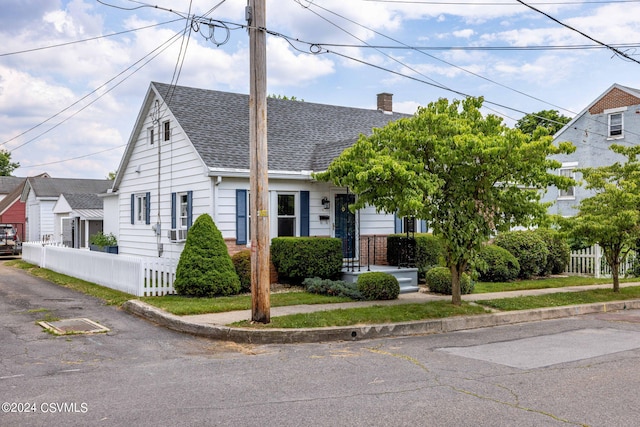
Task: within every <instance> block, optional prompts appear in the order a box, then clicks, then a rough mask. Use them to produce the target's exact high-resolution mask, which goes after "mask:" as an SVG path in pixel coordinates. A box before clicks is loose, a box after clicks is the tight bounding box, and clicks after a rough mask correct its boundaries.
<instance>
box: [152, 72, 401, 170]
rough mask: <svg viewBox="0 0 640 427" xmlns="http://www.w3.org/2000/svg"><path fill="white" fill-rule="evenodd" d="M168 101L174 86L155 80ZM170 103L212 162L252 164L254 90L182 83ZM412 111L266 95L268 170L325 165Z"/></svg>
mask: <svg viewBox="0 0 640 427" xmlns="http://www.w3.org/2000/svg"><path fill="white" fill-rule="evenodd" d="M152 85H153V86H155V88H156V89H157V90H158V93H160V95H161V96H163V98H165V101H166V95H167V93H168V90H169V88H170V86H169V85H167V84H164V83H156V82H153V83H152ZM172 93H173V94H172V95H171V101H170V104H169V108H170V109H171V112H172V113H173V114H174V116H175V117H176V119H177V120H178V122H179V123H180V126H181V127H182V128H183V129H184V131H185V132H186V133H187V135H188V137H189V139H190V140H191V142H192V143H193V145H194V147H195V149H196V150H197V151H198V153H199V154H200V156H201V157H202V159H203V160H204V162H205V164H206V165H207V166H208V167H210V168H235V169H245V170H246V169H249V96H248V95H240V94H235V93H228V92H219V91H214V90H204V89H195V88H189V87H182V86H178V87H176V88H175V90H173V92H172ZM402 117H409V115H407V114H400V113H393V114H384V113H382V112H381V111H377V110H366V109H360V108H349V107H339V106H334V105H323V104H314V103H310V102H301V101H288V100H282V99H275V98H269V99H268V100H267V129H268V130H267V144H268V147H269V154H268V156H269V170H282V171H301V170H315V171H320V170H324V169H326V167H327V166H328V165H329V163H330V162H331V160H332V159H333V158H334V157H336V156H337V155H339V154H340V152H342V150H344V148H346V147H348V146H350V145H352V144H353V143H354V142H355V141H356V140H357V138H358V136H359V135H360V134H365V135H370V134H371V133H372V129H373V128H377V127H383V126H384V125H386V124H387V123H388V122H389V121H393V120H398V119H399V118H402Z"/></svg>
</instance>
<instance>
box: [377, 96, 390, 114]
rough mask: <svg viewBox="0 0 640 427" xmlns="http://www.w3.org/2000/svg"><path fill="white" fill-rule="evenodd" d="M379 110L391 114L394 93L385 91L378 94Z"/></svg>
mask: <svg viewBox="0 0 640 427" xmlns="http://www.w3.org/2000/svg"><path fill="white" fill-rule="evenodd" d="M378 110H380V111H382V112H383V113H386V114H390V113H391V112H392V111H393V94H392V93H384V92H383V93H379V94H378Z"/></svg>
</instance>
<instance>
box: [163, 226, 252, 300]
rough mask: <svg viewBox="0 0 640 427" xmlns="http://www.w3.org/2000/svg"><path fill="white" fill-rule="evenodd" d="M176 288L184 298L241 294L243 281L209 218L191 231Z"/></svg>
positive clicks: (180, 263)
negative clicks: (241, 282) (185, 296)
mask: <svg viewBox="0 0 640 427" xmlns="http://www.w3.org/2000/svg"><path fill="white" fill-rule="evenodd" d="M173 287H174V288H175V290H176V292H177V293H178V294H180V295H190V296H195V297H215V296H220V295H233V294H237V293H238V292H240V279H239V278H238V275H237V274H236V270H235V267H234V266H233V262H232V261H231V256H229V251H228V250H227V245H226V244H225V243H224V239H223V237H222V233H220V230H218V227H216V225H215V223H214V222H213V219H212V218H211V216H210V215H208V214H203V215H200V216H199V217H198V218H197V219H196V221H195V222H194V223H193V226H191V228H190V229H189V233H188V234H187V241H186V243H185V245H184V249H183V250H182V254H180V260H179V261H178V267H177V268H176V280H175V281H174V283H173Z"/></svg>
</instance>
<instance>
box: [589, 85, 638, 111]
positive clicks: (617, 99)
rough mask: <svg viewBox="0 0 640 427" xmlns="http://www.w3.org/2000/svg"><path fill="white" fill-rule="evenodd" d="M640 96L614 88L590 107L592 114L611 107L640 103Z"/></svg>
mask: <svg viewBox="0 0 640 427" xmlns="http://www.w3.org/2000/svg"><path fill="white" fill-rule="evenodd" d="M639 104H640V98H638V97H636V96H633V95H631V94H629V93H627V92H624V91H622V90H620V89H618V88H613V89H612V90H611V91H610V92H609V93H607V94H606V95H605V96H603V97H602V98H601V99H600V100H599V101H598V102H596V103H595V104H593V106H592V107H591V108H589V112H590V113H591V114H602V113H603V112H604V110H608V109H610V108H619V107H628V106H631V105H639Z"/></svg>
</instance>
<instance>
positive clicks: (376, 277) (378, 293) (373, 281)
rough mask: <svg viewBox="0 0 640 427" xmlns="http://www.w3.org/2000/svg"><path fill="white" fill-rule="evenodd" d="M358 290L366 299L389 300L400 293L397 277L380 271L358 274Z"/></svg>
mask: <svg viewBox="0 0 640 427" xmlns="http://www.w3.org/2000/svg"><path fill="white" fill-rule="evenodd" d="M357 283H358V290H359V291H360V292H361V293H362V295H363V296H364V298H365V299H367V300H372V301H373V300H390V299H396V298H398V295H400V284H399V283H398V279H396V278H395V277H394V276H392V275H391V274H389V273H383V272H382V271H369V272H367V273H362V274H360V275H359V276H358V282H357Z"/></svg>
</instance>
